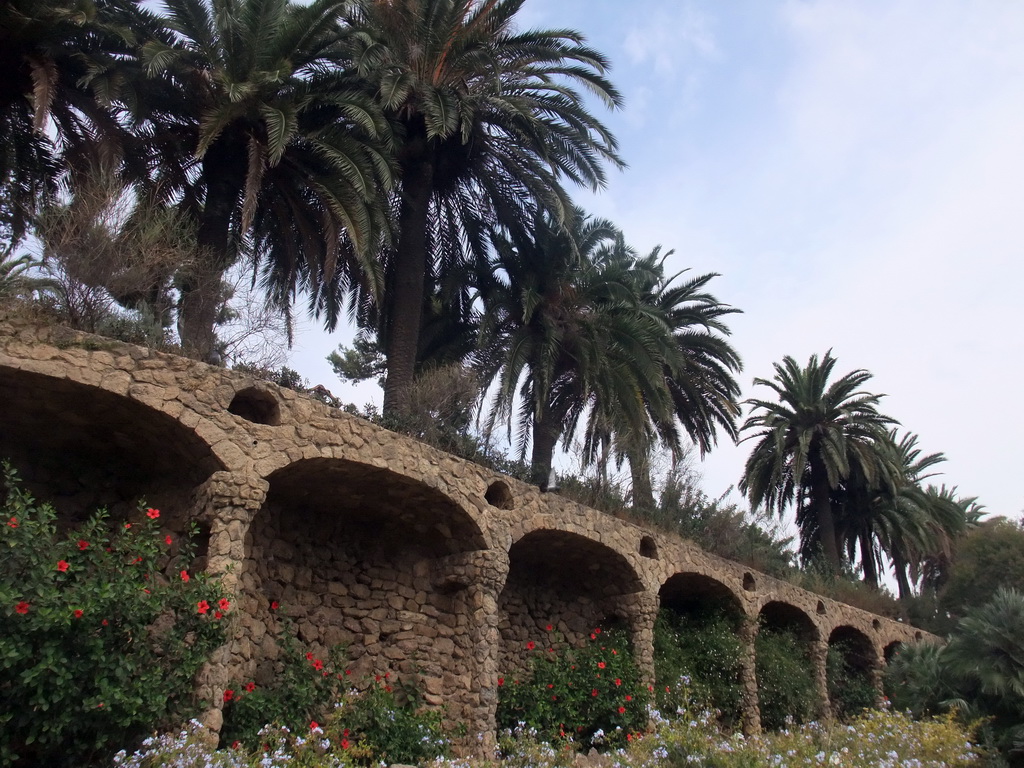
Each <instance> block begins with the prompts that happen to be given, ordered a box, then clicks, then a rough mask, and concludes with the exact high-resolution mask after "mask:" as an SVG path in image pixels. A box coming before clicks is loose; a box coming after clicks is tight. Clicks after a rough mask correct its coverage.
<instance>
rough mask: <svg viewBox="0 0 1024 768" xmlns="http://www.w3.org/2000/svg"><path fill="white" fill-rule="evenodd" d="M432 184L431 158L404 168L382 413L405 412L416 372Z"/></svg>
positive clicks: (393, 267)
mask: <svg viewBox="0 0 1024 768" xmlns="http://www.w3.org/2000/svg"><path fill="white" fill-rule="evenodd" d="M433 182H434V166H433V163H432V162H431V161H430V160H420V161H419V162H416V163H410V164H409V165H407V166H405V167H403V169H402V206H401V211H400V212H399V218H398V227H399V233H398V248H397V250H396V252H395V261H394V264H393V265H392V269H393V275H394V282H393V292H392V294H391V296H390V297H389V299H388V310H387V311H388V312H390V315H391V317H390V323H389V327H388V337H387V338H388V342H387V350H386V356H387V372H388V373H387V379H386V381H385V383H384V413H385V415H387V414H394V413H404V412H405V411H407V410H408V397H409V388H410V387H411V386H412V382H413V378H414V376H415V373H416V350H417V348H418V345H419V337H420V325H421V321H422V319H423V295H424V291H425V282H426V275H427V216H428V213H429V208H430V193H431V190H432V188H433Z"/></svg>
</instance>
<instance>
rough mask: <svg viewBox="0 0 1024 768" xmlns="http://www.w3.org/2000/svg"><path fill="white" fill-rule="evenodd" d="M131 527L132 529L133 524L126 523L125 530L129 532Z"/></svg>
mask: <svg viewBox="0 0 1024 768" xmlns="http://www.w3.org/2000/svg"><path fill="white" fill-rule="evenodd" d="M131 527H132V524H131V523H125V524H124V529H125V530H126V531H127V530H128V529H129V528H131Z"/></svg>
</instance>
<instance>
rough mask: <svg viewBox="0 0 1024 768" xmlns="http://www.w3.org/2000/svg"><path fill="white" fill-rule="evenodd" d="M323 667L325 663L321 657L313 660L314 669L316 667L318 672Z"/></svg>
mask: <svg viewBox="0 0 1024 768" xmlns="http://www.w3.org/2000/svg"><path fill="white" fill-rule="evenodd" d="M323 668H324V663H323V662H322V661H321V660H320V659H315V660H314V661H313V669H315V670H316V671H317V672H319V671H320V670H321V669H323Z"/></svg>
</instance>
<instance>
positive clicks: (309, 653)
mask: <svg viewBox="0 0 1024 768" xmlns="http://www.w3.org/2000/svg"><path fill="white" fill-rule="evenodd" d="M312 660H313V652H312V651H307V652H306V661H312ZM377 679H378V680H380V675H377Z"/></svg>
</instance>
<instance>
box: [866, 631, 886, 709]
mask: <svg viewBox="0 0 1024 768" xmlns="http://www.w3.org/2000/svg"><path fill="white" fill-rule="evenodd" d="M871 650H872V658H871V666H870V667H869V668H868V675H869V677H870V680H871V685H872V687H873V688H874V689H875V703H876V705H877V706H879V707H884V706H885V651H884V650H883V649H882V648H879V647H878V646H877V645H875V644H873V643H872V646H871Z"/></svg>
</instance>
